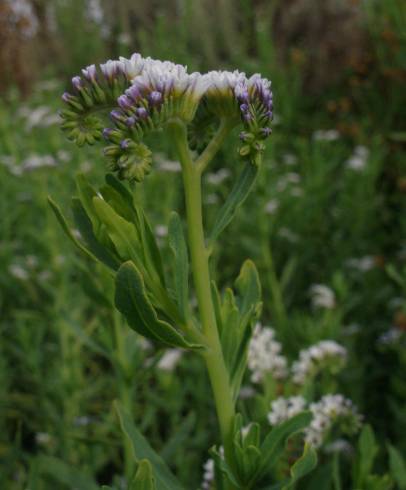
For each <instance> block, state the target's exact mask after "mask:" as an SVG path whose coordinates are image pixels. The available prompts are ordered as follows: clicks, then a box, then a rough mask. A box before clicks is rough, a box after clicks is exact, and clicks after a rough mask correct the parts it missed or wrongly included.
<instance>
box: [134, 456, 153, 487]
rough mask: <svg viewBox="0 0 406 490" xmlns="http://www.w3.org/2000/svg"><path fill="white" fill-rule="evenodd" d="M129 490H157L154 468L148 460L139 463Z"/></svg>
mask: <svg viewBox="0 0 406 490" xmlns="http://www.w3.org/2000/svg"><path fill="white" fill-rule="evenodd" d="M128 490H156V486H155V479H154V475H153V472H152V466H151V463H150V462H149V461H148V460H147V459H142V460H141V461H140V462H139V463H138V468H137V472H136V474H135V477H134V479H133V481H132V482H131V484H130V487H129V489H128Z"/></svg>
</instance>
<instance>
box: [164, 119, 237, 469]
mask: <svg viewBox="0 0 406 490" xmlns="http://www.w3.org/2000/svg"><path fill="white" fill-rule="evenodd" d="M172 133H173V136H174V141H175V145H176V149H177V153H178V157H179V160H180V162H181V165H182V176H183V185H184V192H185V203H186V215H187V224H188V239H189V250H190V255H191V262H192V273H193V278H194V284H195V288H196V295H197V301H198V305H199V313H200V320H201V324H202V331H203V334H204V336H205V339H206V344H207V349H206V351H205V352H204V354H203V357H204V359H205V362H206V366H207V371H208V373H209V377H210V382H211V386H212V390H213V394H214V400H215V405H216V410H217V416H218V420H219V425H220V430H221V436H222V440H223V446H224V452H225V457H226V459H227V461H228V462H229V464H230V465H231V466H232V465H233V449H232V438H233V430H232V429H233V421H234V417H235V404H234V401H233V396H232V390H231V386H230V382H229V375H228V372H227V368H226V365H225V361H224V357H223V352H222V348H221V342H220V338H219V334H218V328H217V321H216V315H215V311H214V305H213V300H212V296H211V286H210V284H211V281H210V271H209V255H210V253H209V250H208V249H207V247H206V243H205V237H204V228H203V217H202V191H201V177H202V170H203V168H204V167H203V165H199V164H198V163H197V162H194V161H193V160H192V158H191V152H190V150H189V146H188V143H187V134H186V128H185V126H184V125H183V123H181V122H174V123H172Z"/></svg>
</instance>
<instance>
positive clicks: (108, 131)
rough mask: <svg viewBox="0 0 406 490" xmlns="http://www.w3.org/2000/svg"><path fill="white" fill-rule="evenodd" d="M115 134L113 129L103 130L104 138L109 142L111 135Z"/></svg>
mask: <svg viewBox="0 0 406 490" xmlns="http://www.w3.org/2000/svg"><path fill="white" fill-rule="evenodd" d="M112 132H113V129H111V128H104V129H103V137H104V139H106V140H109V138H110V135H111V133H112Z"/></svg>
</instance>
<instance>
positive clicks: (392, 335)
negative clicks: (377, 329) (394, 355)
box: [378, 327, 402, 345]
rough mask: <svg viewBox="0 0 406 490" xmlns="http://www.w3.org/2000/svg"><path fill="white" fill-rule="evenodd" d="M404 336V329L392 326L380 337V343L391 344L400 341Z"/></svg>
mask: <svg viewBox="0 0 406 490" xmlns="http://www.w3.org/2000/svg"><path fill="white" fill-rule="evenodd" d="M401 337H402V331H401V330H400V329H399V328H395V327H393V328H390V329H389V330H387V331H386V332H384V333H383V334H382V335H381V336H380V337H379V338H378V344H381V345H391V344H396V343H397V342H399V339H400V338H401Z"/></svg>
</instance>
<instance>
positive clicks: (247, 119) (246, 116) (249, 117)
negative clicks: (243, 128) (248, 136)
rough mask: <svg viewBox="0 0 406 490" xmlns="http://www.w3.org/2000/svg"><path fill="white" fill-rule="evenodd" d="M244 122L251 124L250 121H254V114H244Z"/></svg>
mask: <svg viewBox="0 0 406 490" xmlns="http://www.w3.org/2000/svg"><path fill="white" fill-rule="evenodd" d="M242 117H243V119H244V121H246V122H249V121H252V119H253V118H252V114H251V113H249V112H244V114H243V115H242Z"/></svg>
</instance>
